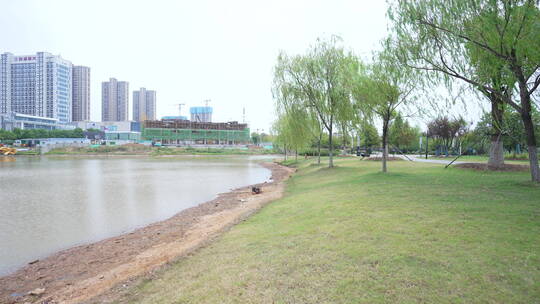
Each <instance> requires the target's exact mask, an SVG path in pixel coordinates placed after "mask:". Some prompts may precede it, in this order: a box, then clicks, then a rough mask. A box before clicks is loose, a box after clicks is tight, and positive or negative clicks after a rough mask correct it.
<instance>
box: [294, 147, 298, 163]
mask: <svg viewBox="0 0 540 304" xmlns="http://www.w3.org/2000/svg"><path fill="white" fill-rule="evenodd" d="M294 162H295V163H297V162H298V149H296V150H294Z"/></svg>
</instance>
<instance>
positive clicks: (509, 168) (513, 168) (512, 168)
mask: <svg viewBox="0 0 540 304" xmlns="http://www.w3.org/2000/svg"><path fill="white" fill-rule="evenodd" d="M454 167H457V168H463V169H470V170H477V171H504V172H524V171H529V166H527V165H515V164H504V166H503V167H490V166H488V165H487V164H482V163H463V164H458V165H454Z"/></svg>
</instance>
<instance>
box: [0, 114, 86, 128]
mask: <svg viewBox="0 0 540 304" xmlns="http://www.w3.org/2000/svg"><path fill="white" fill-rule="evenodd" d="M75 128H76V126H74V125H72V124H65V123H60V121H59V120H58V119H57V118H49V117H40V116H33V115H27V114H21V113H16V112H8V113H6V114H0V129H4V130H8V131H12V130H13V129H45V130H57V129H59V130H73V129H75Z"/></svg>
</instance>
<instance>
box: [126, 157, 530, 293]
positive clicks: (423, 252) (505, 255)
mask: <svg viewBox="0 0 540 304" xmlns="http://www.w3.org/2000/svg"><path fill="white" fill-rule="evenodd" d="M298 164H299V171H298V172H297V174H296V175H295V176H293V177H292V178H291V179H290V180H289V181H288V186H287V192H286V195H285V197H284V198H283V199H281V200H278V201H276V202H273V203H271V204H270V205H268V206H267V207H265V208H264V209H263V210H262V211H261V212H260V213H258V214H256V215H254V216H252V217H251V218H249V219H248V220H247V221H245V222H243V223H241V224H239V225H237V226H235V227H233V228H232V229H231V231H229V232H227V233H226V234H225V235H224V236H223V237H222V238H221V239H219V240H218V241H216V242H215V243H213V244H211V245H209V246H208V247H206V248H203V249H201V250H199V251H198V252H196V253H195V254H194V255H192V256H189V257H187V258H185V259H182V260H180V261H178V262H176V263H174V264H172V265H170V266H169V267H167V268H165V269H163V270H162V271H159V272H157V273H154V274H152V279H151V280H150V279H148V280H142V281H140V282H139V283H138V284H136V285H134V286H133V287H129V288H127V289H125V292H124V293H123V294H122V295H121V296H120V298H119V299H117V302H118V303H135V302H136V303H184V302H185V303H191V302H194V299H196V301H195V302H198V303H254V302H257V303H260V302H264V303H409V302H414V303H417V302H425V303H471V302H475V303H478V302H485V303H533V302H535V301H536V300H537V299H538V298H539V297H540V288H539V286H538V284H537V282H538V281H540V269H539V268H538V267H537V266H538V265H540V214H539V213H538V207H539V202H538V197H540V188H539V187H538V186H535V185H534V184H533V183H531V182H530V181H528V173H526V172H521V173H520V172H490V171H482V172H479V171H472V170H466V169H458V168H449V169H444V167H443V166H441V165H434V164H420V163H411V162H405V161H402V162H393V163H392V171H390V172H389V173H386V174H383V173H380V169H379V168H380V164H379V163H377V162H369V161H358V160H354V159H336V160H335V168H334V169H331V170H329V169H327V168H323V167H321V166H316V159H314V158H312V159H310V160H308V161H306V160H301V161H299V163H298Z"/></svg>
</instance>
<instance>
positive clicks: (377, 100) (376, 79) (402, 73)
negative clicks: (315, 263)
mask: <svg viewBox="0 0 540 304" xmlns="http://www.w3.org/2000/svg"><path fill="white" fill-rule="evenodd" d="M387 42H388V41H385V42H384V43H383V45H386V43H387ZM388 50H389V49H388V48H386V49H385V51H383V52H381V53H379V54H377V55H376V57H375V63H374V64H372V65H371V67H370V68H369V69H368V70H367V71H366V73H364V74H360V75H359V76H358V77H357V78H356V79H357V80H356V82H357V83H356V85H355V87H354V90H353V96H354V99H355V101H356V103H363V104H364V107H367V111H366V112H367V113H369V112H371V113H372V115H375V116H377V117H378V118H379V119H381V121H382V138H381V141H382V150H383V157H382V172H387V160H388V135H389V132H388V131H389V128H390V124H391V123H392V120H394V118H396V116H397V114H398V111H397V110H398V108H400V107H403V106H404V105H406V104H408V103H410V102H412V101H413V95H412V93H413V91H414V89H415V82H414V79H413V78H411V77H410V75H409V70H408V69H407V68H403V67H402V66H399V64H398V63H397V62H396V61H395V60H394V59H393V58H392V55H391V54H390V53H389V52H388Z"/></svg>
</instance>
